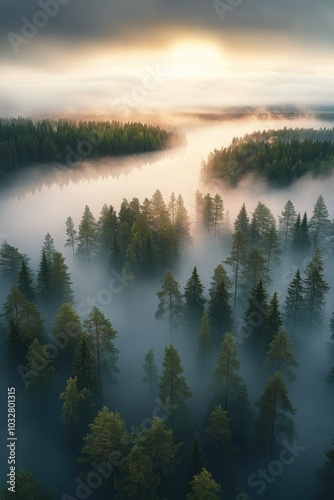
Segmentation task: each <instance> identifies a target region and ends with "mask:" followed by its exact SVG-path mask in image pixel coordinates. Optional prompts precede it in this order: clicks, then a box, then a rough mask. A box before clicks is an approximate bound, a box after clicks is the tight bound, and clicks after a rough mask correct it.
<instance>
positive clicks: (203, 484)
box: [187, 468, 221, 500]
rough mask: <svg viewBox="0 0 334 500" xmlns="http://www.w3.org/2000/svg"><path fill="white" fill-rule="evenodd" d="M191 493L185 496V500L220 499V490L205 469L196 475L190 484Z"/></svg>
mask: <svg viewBox="0 0 334 500" xmlns="http://www.w3.org/2000/svg"><path fill="white" fill-rule="evenodd" d="M190 486H191V492H190V493H189V494H188V495H187V500H219V499H220V498H221V488H220V485H219V484H218V483H216V481H214V479H212V476H211V474H210V472H208V471H207V470H206V469H205V468H203V469H202V471H201V472H200V473H199V474H196V475H195V476H194V478H193V480H192V481H191V483H190Z"/></svg>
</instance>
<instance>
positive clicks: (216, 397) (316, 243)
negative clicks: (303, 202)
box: [0, 190, 334, 500]
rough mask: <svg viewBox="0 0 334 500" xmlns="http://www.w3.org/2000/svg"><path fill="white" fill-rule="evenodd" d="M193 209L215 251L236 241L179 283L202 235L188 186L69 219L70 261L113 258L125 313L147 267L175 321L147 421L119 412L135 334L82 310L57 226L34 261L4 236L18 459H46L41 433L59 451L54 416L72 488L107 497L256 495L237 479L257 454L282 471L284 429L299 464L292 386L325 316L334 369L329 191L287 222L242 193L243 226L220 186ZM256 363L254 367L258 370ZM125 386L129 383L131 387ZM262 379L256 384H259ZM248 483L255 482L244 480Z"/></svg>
mask: <svg viewBox="0 0 334 500" xmlns="http://www.w3.org/2000/svg"><path fill="white" fill-rule="evenodd" d="M195 209H196V230H195V231H194V238H195V237H197V238H198V237H200V236H199V235H201V234H202V233H203V232H204V234H205V241H206V244H207V248H206V250H205V251H208V249H209V248H210V247H212V246H214V247H216V248H217V249H220V251H221V248H222V245H223V246H224V247H227V248H228V252H227V253H228V256H227V257H226V258H224V260H222V261H221V262H220V263H218V265H216V267H214V268H213V267H212V269H211V270H210V272H211V281H210V285H209V286H208V287H207V289H206V287H205V286H204V285H203V283H202V278H201V276H200V274H199V272H198V269H197V267H194V268H193V269H192V272H191V275H190V276H188V278H187V279H185V280H183V282H182V283H179V282H178V280H177V279H176V273H177V272H178V267H177V263H178V258H179V256H180V255H181V254H182V253H184V252H185V251H186V249H187V248H189V246H190V245H191V244H192V239H191V238H190V221H189V217H188V214H187V211H186V209H185V207H184V204H183V199H182V196H181V195H179V196H178V197H176V196H175V195H174V194H172V195H171V197H170V200H169V202H168V203H166V202H165V201H164V199H163V197H162V195H161V193H160V191H158V190H157V191H156V192H155V193H154V194H153V196H152V198H151V199H145V200H144V201H143V203H142V204H141V203H140V202H139V200H138V199H136V198H134V199H133V200H132V201H130V202H129V201H128V200H123V203H122V204H121V207H120V209H119V211H118V213H117V212H116V210H115V209H114V208H113V207H112V206H108V205H106V204H105V205H104V206H103V208H102V211H101V213H100V217H99V218H98V219H95V217H94V215H93V214H92V212H91V211H90V209H89V207H88V206H86V208H85V210H84V213H83V216H82V218H81V221H80V223H79V226H78V228H76V227H75V225H74V222H73V220H72V218H71V217H68V219H67V221H66V224H65V226H66V227H65V229H66V237H67V239H66V246H67V247H69V248H70V249H71V250H72V254H73V255H72V257H71V258H73V259H74V262H77V263H79V264H80V265H81V266H84V267H85V268H86V269H88V270H89V269H90V270H91V272H92V274H91V275H90V276H93V275H94V272H96V269H97V268H98V266H100V265H102V267H103V270H104V272H105V273H106V276H107V277H111V276H115V270H116V271H117V273H118V274H117V276H118V280H119V281H120V282H122V280H124V282H125V281H126V282H127V286H129V287H130V288H131V289H132V292H131V294H127V300H128V301H129V313H131V312H132V310H134V309H135V301H136V299H137V298H138V297H139V295H140V294H143V293H144V284H147V281H150V283H151V285H152V289H153V290H154V292H153V293H154V294H156V302H155V305H156V309H155V318H156V319H157V320H159V321H160V320H165V321H166V322H167V324H168V330H169V341H170V342H168V345H166V346H165V347H164V353H163V359H162V361H161V362H157V360H156V355H155V352H154V350H153V348H149V349H148V350H147V352H146V354H145V357H143V359H142V360H141V366H142V370H141V372H140V373H138V374H137V375H138V379H139V380H140V379H142V384H143V397H142V399H143V401H142V405H143V407H144V415H146V416H147V415H152V417H151V418H144V419H143V421H142V422H139V420H140V417H138V414H137V412H138V408H136V411H135V417H134V415H133V412H131V411H128V412H127V414H126V415H123V414H120V413H119V412H118V411H117V407H116V408H115V405H114V400H113V388H114V387H116V386H117V385H118V383H119V382H117V379H118V378H119V368H118V364H119V361H120V358H121V357H122V356H124V357H125V358H127V356H128V354H129V352H127V351H126V350H127V349H129V350H131V345H126V346H125V347H124V348H123V349H124V350H123V351H121V350H120V349H119V348H118V347H117V342H118V339H119V335H120V334H121V333H123V332H121V331H119V332H118V331H117V330H116V329H115V327H114V325H113V323H114V322H113V321H111V319H110V318H109V317H108V314H107V313H106V312H103V311H102V309H101V308H100V307H98V305H92V304H91V305H90V307H89V311H87V312H85V314H84V315H82V311H81V308H80V307H78V308H76V307H75V305H74V293H73V286H72V285H73V284H72V282H71V275H70V272H69V267H68V265H67V264H66V259H65V257H64V256H63V255H62V253H61V252H59V251H58V250H56V248H55V244H54V241H53V238H52V236H51V235H50V234H49V233H48V234H47V235H46V237H45V239H44V242H43V245H42V248H41V256H40V262H39V266H38V269H36V270H33V269H31V268H30V260H29V257H28V256H27V255H25V254H22V253H21V252H20V251H19V250H18V249H17V248H15V247H13V246H12V245H10V244H9V243H7V242H5V243H3V244H2V246H1V248H0V279H1V283H2V290H6V289H7V292H8V293H7V296H6V298H5V300H4V304H3V312H2V320H1V322H2V323H1V342H2V345H3V349H2V352H3V354H2V356H3V359H2V360H3V365H2V366H6V370H7V374H6V376H7V377H8V380H10V381H11V384H12V385H13V384H14V381H15V386H16V387H17V398H18V400H19V402H20V415H21V416H20V418H22V419H25V421H27V420H29V419H30V420H31V421H32V422H33V425H32V427H31V428H30V429H29V432H28V434H29V435H28V436H25V440H26V444H25V446H23V447H22V451H21V458H20V463H21V464H22V465H23V466H24V467H25V468H27V469H28V470H29V472H35V471H36V473H37V476H38V477H39V476H40V475H41V472H40V471H41V470H43V463H39V464H37V466H35V469H32V468H31V464H30V462H31V458H29V457H30V454H29V449H30V448H29V447H32V449H34V448H35V447H36V443H38V449H39V452H40V453H41V456H44V455H45V454H47V453H48V452H50V448H49V446H50V444H49V442H48V441H46V443H44V441H41V440H38V436H40V434H41V428H43V425H44V423H45V422H47V423H48V426H49V429H50V428H52V434H53V435H54V436H55V442H53V443H52V445H53V446H55V443H56V442H57V446H58V447H60V448H61V451H62V454H63V455H64V456H65V455H66V460H68V464H69V467H71V470H72V472H73V478H74V477H75V476H76V475H77V477H76V480H75V481H74V480H72V476H71V474H70V476H71V477H70V479H69V478H68V473H67V474H66V476H67V477H66V479H63V484H62V488H63V489H62V490H61V493H60V494H61V498H62V500H69V499H71V498H76V497H77V498H80V495H83V492H84V494H85V495H87V497H88V496H91V495H92V498H97V499H99V500H100V499H104V498H110V496H112V497H113V498H116V499H120V500H130V499H133V500H137V499H139V500H140V499H143V500H147V499H148V500H149V499H152V500H153V499H159V498H173V499H184V498H186V499H187V500H199V499H200V500H202V499H205V500H206V499H212V500H214V499H220V498H231V499H232V498H233V499H236V500H246V499H249V498H250V497H249V495H248V493H245V492H244V487H245V484H244V482H243V481H242V479H240V477H243V472H244V470H245V468H246V470H247V471H248V470H250V471H253V469H254V463H258V464H261V467H265V471H266V473H267V476H266V477H269V479H268V480H266V481H267V483H268V485H270V483H271V482H272V481H271V480H274V479H276V475H275V471H276V469H274V468H272V469H271V468H270V467H269V468H266V467H268V463H273V462H272V461H275V463H277V460H276V459H277V456H280V455H279V453H280V452H281V450H282V441H283V443H288V445H287V447H286V448H284V449H285V450H287V451H286V453H289V456H288V459H289V460H290V462H287V463H292V462H291V460H292V461H294V458H295V456H296V455H294V454H293V453H294V448H293V446H294V445H293V444H291V443H294V442H295V441H293V440H294V438H295V437H296V436H297V435H298V428H296V424H295V420H294V415H295V414H296V412H297V411H298V408H295V407H294V404H293V401H292V397H290V388H291V385H292V383H294V382H296V380H298V367H299V366H300V368H303V366H304V350H305V349H306V347H307V345H309V341H310V339H315V338H317V336H318V338H320V335H319V333H321V332H322V331H323V330H325V329H327V330H329V332H330V334H331V337H330V338H331V340H330V343H329V346H328V348H329V355H330V358H329V361H330V363H329V366H330V367H331V368H329V370H328V372H329V373H328V381H329V384H332V383H333V379H334V377H333V373H334V312H333V314H332V316H331V318H330V321H328V318H327V314H326V303H327V301H328V293H329V291H330V286H329V284H328V282H327V278H326V272H325V266H326V264H327V263H328V258H329V257H330V256H331V255H332V250H333V236H334V222H333V221H332V220H331V219H330V216H329V212H328V209H327V207H326V204H325V201H324V199H323V197H322V196H319V198H318V200H317V201H316V203H315V205H314V209H313V212H312V214H309V216H308V214H307V213H306V212H305V213H304V214H303V215H302V216H301V214H300V213H297V210H296V208H295V206H294V205H293V203H292V202H291V201H290V200H289V201H288V202H287V203H286V204H285V206H284V207H283V208H282V211H281V213H280V215H279V218H278V222H277V221H276V218H275V217H274V215H273V213H272V212H271V210H270V208H269V207H267V206H266V205H264V204H263V203H262V202H259V203H258V205H257V206H256V208H255V210H254V211H253V212H252V213H251V214H249V213H248V212H247V209H246V206H245V204H243V205H242V207H241V208H240V211H239V213H238V215H237V217H236V219H235V221H234V226H233V229H232V230H229V229H228V227H229V226H228V224H227V223H226V219H227V212H226V213H225V207H224V203H223V199H222V198H221V196H220V195H219V194H218V193H217V194H216V195H215V196H212V195H210V194H209V193H208V194H206V195H203V194H202V193H200V192H197V193H196V195H195ZM221 255H222V253H221ZM282 262H285V263H286V262H290V265H291V269H292V271H293V272H290V273H288V274H289V275H290V278H291V279H290V280H289V283H287V288H286V290H285V291H284V293H282V292H281V291H278V290H277V289H276V288H275V287H276V276H277V275H279V276H281V275H282V273H285V274H286V268H285V266H284V265H282ZM298 266H299V267H298ZM87 293H88V294H89V290H88V291H87ZM151 293H152V292H151V291H150V292H149V294H151ZM113 300H117V299H116V297H114V298H113ZM118 300H119V302H118V303H117V304H120V303H121V301H122V300H124V297H123V298H122V297H121V296H120V295H119V296H118ZM148 310H149V309H148ZM146 313H147V312H146V311H145V314H146ZM139 331H140V330H138V331H136V334H138V332H139ZM150 334H151V337H150V341H151V339H152V338H153V336H154V337H156V336H157V335H160V332H159V330H157V329H156V328H154V331H152V332H150ZM180 339H182V342H181V343H184V344H185V346H186V352H187V353H188V356H189V357H190V358H191V364H192V365H193V366H194V373H195V375H194V376H193V380H192V383H190V381H189V379H188V376H186V375H185V369H184V362H183V361H184V360H183V359H182V357H181V355H180V349H179V348H178V347H177V345H178V343H179V340H180ZM246 363H250V364H251V366H252V367H253V368H252V375H251V377H250V379H249V380H248V377H247V376H245V373H247V372H246V371H245V370H244V365H245V364H246ZM307 369H309V367H307ZM254 377H255V378H256V384H255V387H254ZM22 381H23V384H22ZM129 383H130V385H131V384H132V383H134V381H131V382H129V381H128V384H129ZM251 384H252V385H251ZM323 384H324V385H325V384H326V382H325V380H324V381H323ZM120 389H121V391H122V393H123V394H125V395H128V393H129V386H128V385H124V384H122V387H121V388H120ZM250 389H252V392H253V393H254V392H256V394H257V397H256V398H254V397H252V398H251V397H250V396H249V393H250ZM198 394H199V395H200V402H201V406H204V405H206V411H205V412H204V417H203V412H202V413H201V411H199V410H198V408H196V406H195V407H192V406H191V401H192V399H193V397H196V395H198ZM306 394H307V396H306V397H308V395H309V393H308V392H307V393H306ZM23 395H24V398H23ZM304 397H305V395H304ZM22 422H23V420H22V421H21V425H23V424H22ZM129 422H130V424H131V422H133V425H132V426H131V427H130V424H129ZM29 443H30V444H29ZM289 443H290V445H289ZM289 446H290V448H289ZM329 446H330V443H329ZM291 450H292V451H291ZM324 462H325V463H324V465H323V467H322V468H321V469H320V470H319V476H321V477H322V478H324V479H326V480H329V483H328V484H329V486H328V487H326V490H325V491H326V493H325V494H327V495H329V496H328V498H330V495H331V494H332V493H333V486H331V484H332V485H333V484H334V462H333V449H329V450H328V451H327V452H326V460H324ZM77 463H78V468H77V467H76V464H77ZM319 465H320V464H319ZM281 466H282V464H281ZM259 470H260V469H259ZM271 471H273V472H271ZM53 472H54V471H53ZM315 472H316V471H315ZM78 474H79V475H78ZM254 484H255V483H254ZM264 484H266V483H264ZM241 487H242V489H241ZM246 487H248V488H252V487H255V486H254V485H252V484H250V483H249V482H248V483H247V484H246ZM27 488H28V489H31V491H33V492H34V497H33V498H34V500H42V499H48V498H52V495H51V494H50V493H48V492H46V491H43V490H42V487H41V483H40V482H39V481H37V480H36V479H34V477H33V476H32V475H31V474H29V473H27V472H25V471H24V470H22V471H20V472H19V473H18V474H17V491H18V492H19V493H20V495H21V496H19V498H29V497H27V496H26V497H25V496H24V495H25V492H26V490H27ZM64 491H68V492H69V493H64ZM249 491H251V492H252V493H253V492H254V490H249ZM1 498H4V499H5V498H8V492H4V493H3V494H2V497H1ZM319 498H320V497H319ZM324 498H325V497H324Z"/></svg>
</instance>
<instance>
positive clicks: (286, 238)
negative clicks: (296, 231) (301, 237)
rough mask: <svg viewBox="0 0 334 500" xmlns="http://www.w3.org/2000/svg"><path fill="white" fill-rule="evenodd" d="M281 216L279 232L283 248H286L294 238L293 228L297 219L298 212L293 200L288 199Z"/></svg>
mask: <svg viewBox="0 0 334 500" xmlns="http://www.w3.org/2000/svg"><path fill="white" fill-rule="evenodd" d="M278 218H279V233H280V236H281V241H282V242H283V248H284V249H286V248H287V246H288V244H289V243H290V241H291V239H292V233H293V228H294V225H295V223H296V220H297V212H296V209H295V207H294V204H293V203H292V201H290V200H289V201H287V202H286V204H285V205H284V208H283V210H282V212H281V215H280V216H279V217H278Z"/></svg>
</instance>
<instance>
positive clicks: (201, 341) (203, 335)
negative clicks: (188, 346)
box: [197, 311, 212, 372]
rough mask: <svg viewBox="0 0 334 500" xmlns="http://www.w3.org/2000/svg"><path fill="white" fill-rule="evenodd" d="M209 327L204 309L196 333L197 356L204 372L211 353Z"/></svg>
mask: <svg viewBox="0 0 334 500" xmlns="http://www.w3.org/2000/svg"><path fill="white" fill-rule="evenodd" d="M210 331H211V328H210V321H209V316H208V313H207V312H206V311H204V313H203V316H202V319H201V326H200V329H199V333H198V350H197V357H198V359H199V361H200V364H201V368H202V372H204V371H205V370H206V368H207V366H208V361H209V358H210V356H211V354H212V339H211V333H210Z"/></svg>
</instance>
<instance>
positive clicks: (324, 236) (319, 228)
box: [309, 195, 331, 248]
mask: <svg viewBox="0 0 334 500" xmlns="http://www.w3.org/2000/svg"><path fill="white" fill-rule="evenodd" d="M309 228H310V238H311V242H312V245H313V248H316V247H319V248H324V247H326V243H327V242H328V241H329V239H330V232H331V221H330V219H329V213H328V209H327V207H326V204H325V200H324V198H323V197H322V196H321V195H320V196H319V197H318V199H317V202H316V204H315V205H314V208H313V214H312V217H311V218H310V221H309Z"/></svg>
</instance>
